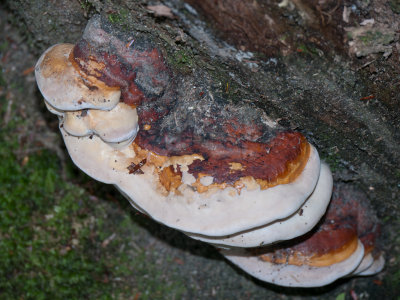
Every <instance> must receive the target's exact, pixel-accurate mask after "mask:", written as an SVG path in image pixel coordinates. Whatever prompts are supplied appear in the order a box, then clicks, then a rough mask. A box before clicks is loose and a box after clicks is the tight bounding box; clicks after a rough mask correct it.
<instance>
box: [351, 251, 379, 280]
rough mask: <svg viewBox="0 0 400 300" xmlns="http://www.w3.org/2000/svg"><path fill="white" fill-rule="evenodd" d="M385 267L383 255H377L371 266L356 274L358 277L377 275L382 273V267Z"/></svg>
mask: <svg viewBox="0 0 400 300" xmlns="http://www.w3.org/2000/svg"><path fill="white" fill-rule="evenodd" d="M384 266H385V259H384V258H383V255H382V254H381V255H379V257H378V258H377V259H376V260H374V262H373V264H372V265H371V266H370V267H369V268H368V269H366V270H364V271H362V272H360V273H358V274H356V275H358V276H370V275H374V274H377V273H379V272H380V271H382V269H383V267H384Z"/></svg>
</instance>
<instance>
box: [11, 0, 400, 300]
mask: <svg viewBox="0 0 400 300" xmlns="http://www.w3.org/2000/svg"><path fill="white" fill-rule="evenodd" d="M48 2H49V1H44V0H35V1H24V0H14V1H11V0H10V1H8V5H9V8H10V9H11V10H12V12H13V13H14V14H15V15H16V16H17V17H18V18H19V20H20V21H21V22H20V23H19V25H20V27H21V30H23V31H24V32H26V34H27V36H28V37H29V40H30V41H31V42H32V44H31V49H32V51H34V52H35V53H36V54H37V55H39V54H40V53H41V52H42V51H43V50H44V49H46V48H47V47H49V46H50V45H52V44H55V43H61V42H72V43H75V42H76V41H77V40H78V39H79V37H80V36H81V34H82V31H83V29H84V27H85V25H86V22H87V19H88V18H89V17H90V16H92V15H94V14H96V13H100V14H102V15H103V16H104V17H105V18H108V20H109V22H110V23H112V24H113V25H114V26H115V27H116V28H120V30H122V31H125V32H126V31H127V30H129V31H131V32H132V36H136V34H138V35H146V36H148V37H149V39H151V40H152V41H153V42H154V43H155V44H157V45H158V47H159V50H160V51H161V52H162V53H163V54H164V56H165V58H166V61H167V62H168V64H169V66H170V67H171V69H172V70H173V73H174V74H176V77H177V78H181V79H182V80H185V81H186V82H190V83H191V84H194V85H196V86H198V87H201V89H202V91H204V92H206V93H207V92H212V93H213V94H214V95H216V96H217V97H219V98H221V99H225V100H226V101H227V105H228V103H244V104H246V105H249V106H250V107H252V108H254V109H255V110H256V109H261V110H262V111H263V112H265V113H266V114H267V115H268V117H269V118H270V119H272V120H273V121H276V122H277V123H278V124H280V125H281V126H283V127H289V128H291V129H293V130H296V131H300V132H302V133H303V134H304V135H305V136H306V137H307V139H308V140H309V141H310V142H311V143H312V144H314V145H315V146H316V147H317V149H318V151H319V153H320V156H321V157H322V159H323V160H325V161H327V162H328V163H329V165H330V166H331V168H332V170H333V172H334V178H335V180H336V181H343V182H351V183H352V184H355V185H358V186H360V187H361V188H362V189H363V190H365V191H367V193H368V195H369V198H370V200H371V202H372V205H373V206H374V207H375V209H376V211H377V213H378V216H379V218H380V219H381V221H382V222H383V230H382V231H383V236H382V241H383V244H384V245H385V246H384V248H385V251H386V261H388V262H389V263H388V266H387V275H386V276H387V277H388V278H386V277H385V281H384V283H385V287H386V288H387V290H388V291H389V290H390V291H392V292H393V294H390V295H388V296H389V298H391V297H394V296H395V293H396V290H398V289H400V282H398V279H397V284H398V286H397V287H395V286H391V287H389V285H393V282H395V279H394V277H393V278H391V277H390V276H391V274H395V273H396V272H395V271H397V270H398V269H399V267H400V262H399V260H398V257H399V256H400V248H399V246H398V244H397V242H398V238H396V234H397V233H398V232H400V223H399V222H398V221H397V220H398V219H399V218H400V210H399V204H398V201H397V200H398V198H399V197H400V191H399V188H400V64H399V51H400V47H399V43H398V42H397V41H398V29H399V20H400V15H399V13H400V11H399V10H400V9H399V7H400V4H399V1H396V0H392V1H389V2H388V3H386V1H383V0H382V1H381V0H375V1H374V0H371V1H350V0H347V1H346V0H345V1H316V0H313V1H305V0H304V1H301V0H289V1H285V0H284V1H282V2H279V1H272V0H270V1H269V0H258V1H256V0H245V1H239V0H227V1H222V0H214V1H211V0H204V1H194V0H187V1H186V2H183V1H180V0H169V1H163V2H164V4H165V5H167V6H168V7H170V8H171V9H172V14H173V16H172V17H171V16H169V15H168V14H163V13H162V12H161V13H160V12H157V11H155V12H154V11H151V10H149V9H147V8H146V6H147V1H139V0H138V1H134V0H132V1H118V0H115V1H112V0H109V1H98V0H85V1H83V0H81V1H75V0H63V1H50V2H51V5H49V3H48ZM372 20H373V21H372ZM363 22H364V23H363ZM365 23H367V24H366V25H363V26H361V25H360V24H365ZM185 87H186V88H188V89H189V85H185ZM366 280H369V279H366ZM369 282H370V281H369ZM221 284H223V283H221ZM347 284H350V283H349V282H347ZM366 286H368V284H366ZM366 288H367V287H366ZM371 289H372V288H371ZM369 291H370V290H369ZM380 291H381V292H382V293H383V289H382V290H380ZM283 293H288V294H291V293H292V291H286V290H283ZM390 293H391V292H390Z"/></svg>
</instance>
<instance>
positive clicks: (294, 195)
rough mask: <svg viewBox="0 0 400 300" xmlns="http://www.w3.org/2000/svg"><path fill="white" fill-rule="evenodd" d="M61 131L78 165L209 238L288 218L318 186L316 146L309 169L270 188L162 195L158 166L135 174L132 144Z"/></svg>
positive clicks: (163, 218) (150, 211)
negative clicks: (131, 167) (118, 145)
mask: <svg viewBox="0 0 400 300" xmlns="http://www.w3.org/2000/svg"><path fill="white" fill-rule="evenodd" d="M60 129H61V132H62V135H63V138H64V141H65V144H66V146H67V149H68V152H69V154H70V156H71V158H72V160H73V161H74V163H75V164H76V165H77V166H78V167H79V168H81V169H82V170H83V171H84V172H85V173H87V174H88V175H89V176H92V177H93V178H95V179H97V180H99V181H102V182H105V183H112V184H115V185H117V186H118V188H119V189H120V190H121V191H123V193H124V194H125V195H126V196H127V197H129V198H130V199H131V201H133V202H134V203H135V204H136V205H135V206H136V207H139V208H140V210H141V211H144V212H145V213H146V214H147V215H149V216H151V217H152V218H154V219H155V220H157V221H159V222H161V223H164V224H165V225H167V226H170V227H173V228H177V229H179V230H182V231H185V232H191V233H197V234H203V235H208V236H223V235H228V234H232V233H236V232H240V231H244V230H248V229H250V228H255V227H258V226H262V225H265V224H269V223H271V222H274V221H275V220H277V219H283V218H286V217H287V216H289V215H292V214H293V213H294V212H296V211H297V210H298V209H299V208H300V207H301V206H302V205H303V203H304V201H305V200H306V199H307V198H308V196H309V195H310V194H311V193H312V191H313V190H314V187H315V185H316V182H317V179H318V177H319V171H320V160H319V156H318V153H317V151H316V150H315V148H314V147H312V149H311V153H310V157H309V160H308V163H307V165H306V166H305V168H304V170H303V172H302V173H301V174H300V175H299V176H298V178H297V179H296V180H295V181H294V182H292V183H289V184H283V185H278V186H275V187H272V188H269V189H266V190H260V188H257V189H252V190H247V188H243V189H242V191H241V193H240V195H238V194H237V192H236V190H235V189H234V188H226V189H224V190H219V191H217V192H215V193H212V194H209V193H203V194H200V193H197V192H196V191H194V190H193V188H192V187H189V186H187V185H186V184H183V185H182V186H181V188H180V189H179V190H180V192H181V193H182V195H181V196H178V195H176V194H175V193H170V194H169V195H166V196H165V195H163V194H162V193H160V188H159V186H158V184H159V183H158V182H157V180H158V178H156V176H154V169H153V167H152V166H146V165H145V166H143V167H142V168H141V170H142V171H143V172H144V174H141V175H135V174H129V173H128V170H127V167H128V166H129V164H130V162H131V159H132V158H133V157H134V156H135V153H134V151H133V150H132V148H131V147H126V148H122V149H115V148H113V147H111V146H110V145H107V144H106V143H104V142H103V141H102V140H101V139H100V138H98V137H97V136H93V137H92V138H91V139H90V138H88V137H81V138H77V137H74V136H72V135H69V134H68V133H66V131H65V130H63V129H62V128H60Z"/></svg>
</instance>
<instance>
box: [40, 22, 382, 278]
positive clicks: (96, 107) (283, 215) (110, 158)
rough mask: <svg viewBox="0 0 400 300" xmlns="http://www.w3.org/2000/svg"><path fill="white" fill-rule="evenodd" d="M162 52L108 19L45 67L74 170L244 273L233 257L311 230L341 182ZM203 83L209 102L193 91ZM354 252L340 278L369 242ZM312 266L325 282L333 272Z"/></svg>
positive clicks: (255, 113) (46, 91)
mask: <svg viewBox="0 0 400 300" xmlns="http://www.w3.org/2000/svg"><path fill="white" fill-rule="evenodd" d="M153 44H154V43H153V42H152V41H151V40H149V39H148V38H147V37H146V35H145V34H142V33H135V37H134V42H132V33H125V32H123V31H121V32H120V31H118V34H116V33H115V29H114V28H113V26H112V24H110V23H108V21H107V20H106V18H103V17H101V16H95V17H93V18H92V19H91V20H90V21H89V23H88V25H87V27H86V29H85V32H84V34H83V37H82V39H81V40H80V41H78V43H77V44H76V45H70V44H58V45H55V46H53V47H51V48H50V49H49V50H47V51H46V52H45V53H44V54H43V55H42V56H41V57H40V59H39V61H38V63H37V65H36V68H35V74H36V80H37V83H38V86H39V89H40V91H41V92H42V94H43V96H44V98H45V103H46V105H47V107H48V109H49V110H50V111H51V112H52V113H55V114H56V115H58V116H59V119H60V130H61V133H62V136H63V139H64V142H65V144H66V147H67V150H68V152H69V154H70V156H71V158H72V160H73V161H74V163H75V164H76V165H77V166H78V167H79V168H81V169H82V170H83V171H84V172H85V173H87V174H88V175H90V176H92V177H93V178H95V179H97V180H99V181H102V182H104V183H109V184H114V185H115V186H116V187H117V188H118V189H119V190H120V191H121V192H122V193H123V194H124V195H125V196H126V197H127V198H128V200H129V201H130V203H131V204H132V206H134V207H135V208H136V209H138V210H139V211H141V212H142V213H144V214H147V215H148V216H150V217H152V218H153V219H155V220H157V221H159V222H161V223H163V224H165V225H167V226H170V227H173V228H176V229H178V230H181V231H182V232H184V233H185V234H187V235H189V236H191V237H193V238H195V239H199V240H203V241H205V242H208V243H212V244H216V245H218V246H221V247H222V246H223V247H227V248H231V247H234V248H235V249H228V250H224V251H228V252H226V253H225V252H224V255H226V257H227V258H228V259H231V260H232V261H234V262H235V263H237V264H238V265H241V262H238V261H236V260H235V259H236V258H234V255H232V253H236V252H237V251H242V252H243V251H244V252H243V253H250V252H246V251H245V250H241V249H242V248H246V247H258V246H262V245H266V244H271V243H277V242H279V241H284V240H290V239H293V238H296V237H298V236H302V235H304V234H307V232H309V231H310V230H312V228H313V227H314V226H315V225H316V224H317V223H318V221H319V219H320V218H321V217H322V215H323V214H324V213H325V210H326V208H327V206H328V203H329V200H330V197H331V193H332V175H331V173H330V170H329V167H328V166H327V165H326V164H324V163H322V164H321V162H320V159H319V156H318V152H317V150H316V149H315V148H314V147H313V146H312V145H311V144H309V143H308V141H307V140H306V138H305V137H304V136H303V135H302V134H301V133H298V132H293V131H290V130H286V129H284V128H282V127H280V126H279V125H277V124H276V123H275V122H273V121H271V119H270V118H269V117H267V116H266V115H265V113H264V112H263V111H261V110H259V109H256V108H254V107H252V106H250V105H248V104H245V103H241V104H235V103H232V102H230V101H227V100H226V99H223V98H222V97H221V96H218V95H217V94H215V93H214V92H213V89H212V88H211V87H210V85H209V78H208V77H207V75H205V74H204V72H203V73H202V72H201V71H199V72H198V73H196V74H195V75H193V76H192V77H187V78H186V77H184V75H182V74H180V77H179V78H178V77H177V76H175V75H174V74H173V72H172V71H171V69H170V67H169V66H168V64H167V63H166V62H165V60H164V56H163V54H162V52H161V51H160V50H159V49H158V48H156V47H155V46H153ZM193 72H196V70H194V71H193ZM197 75H198V76H197ZM195 76H197V77H196V78H197V80H198V81H199V82H200V83H198V88H199V89H205V90H207V93H204V92H200V93H199V92H198V89H197V90H196V88H194V87H193V84H192V83H190V79H193V78H194V77H195ZM327 226H328V225H327ZM328 227H329V226H328ZM324 230H325V229H324ZM323 232H324V233H325V231H323ZM321 234H322V233H321ZM346 245H347V244H346ZM348 246H349V247H350V248H349V249H350V250H348V249H347V248H346V249H347V250H346V251H347V252H346V259H345V260H343V262H338V264H345V263H344V261H347V263H346V265H348V263H349V261H351V262H352V263H351V267H347V268H346V269H345V270H346V271H342V273H343V274H341V275H340V276H344V275H346V274H349V273H350V272H351V271H354V270H355V269H356V268H357V266H358V264H359V263H360V261H361V260H362V259H363V255H364V246H363V244H362V242H360V241H359V240H358V239H357V238H355V239H353V240H351V243H350V244H349V245H348ZM238 249H239V250H238ZM260 249H264V248H260ZM229 251H230V252H229ZM242 252H241V253H242ZM349 253H350V254H349ZM347 254H349V255H347ZM371 257H372V259H371ZM375 258H376V256H373V255H372V254H371V256H368V258H367V256H366V258H365V259H364V264H363V267H362V268H361V267H360V269H357V272H358V273H359V274H363V273H366V272H374V270H375V269H376V267H374V264H375V265H376V263H375V262H376V261H377V260H376V259H375ZM243 259H244V262H243V264H244V265H243V268H244V269H247V268H248V267H247V265H246V264H248V262H250V264H251V265H253V264H260V262H261V264H262V265H264V264H270V265H271V264H274V262H272V261H268V260H264V261H263V260H259V258H258V257H256V256H254V257H243ZM245 265H246V266H245ZM308 267H310V268H316V269H318V270H319V271H318V272H319V273H318V274H325V273H326V274H328V273H329V274H331V272H332V270H334V267H332V266H331V265H329V266H325V265H324V266H322V267H321V266H319V265H316V266H313V265H312V266H308ZM296 268H298V266H288V267H287V268H285V270H286V269H287V270H289V269H290V270H292V271H290V272H294V273H295V272H296V270H297V269H296ZM301 268H302V267H301ZM374 268H375V269H374ZM277 269H280V270H283V268H281V267H280V266H279V267H277ZM378 269H379V268H378ZM247 271H249V270H247ZM249 272H250V273H251V274H253V273H252V272H251V271H249ZM288 272H289V271H288ZM344 273H346V274H344ZM281 274H282V273H281ZM316 274H317V273H315V274H313V275H312V276H311V277H310V278H312V277H313V276H315V275H316ZM253 275H255V274H253ZM255 276H257V275H255ZM285 276H286V275H285ZM287 276H289V277H290V275H287ZM317 276H318V275H317ZM324 276H325V275H324ZM326 276H328V275H326ZM334 276H335V275H329V276H328V277H329V278H334ZM310 280H311V279H310ZM330 280H331V279H329V280H328V279H327V280H325V281H319V284H326V283H327V282H328V281H330ZM267 281H270V282H271V280H269V279H267ZM274 282H275V283H277V284H283V285H291V284H287V283H285V282H284V281H279V280H278V281H274Z"/></svg>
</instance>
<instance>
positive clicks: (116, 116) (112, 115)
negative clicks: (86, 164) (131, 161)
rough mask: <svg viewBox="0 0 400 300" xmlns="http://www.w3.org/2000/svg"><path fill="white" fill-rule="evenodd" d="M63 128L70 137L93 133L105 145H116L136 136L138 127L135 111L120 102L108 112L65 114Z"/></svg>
mask: <svg viewBox="0 0 400 300" xmlns="http://www.w3.org/2000/svg"><path fill="white" fill-rule="evenodd" d="M63 128H64V129H65V131H67V132H68V133H69V134H71V135H75V136H85V135H89V134H92V133H93V134H96V135H98V136H99V137H100V138H101V139H102V140H103V141H105V142H107V143H118V142H121V141H125V140H129V139H131V138H132V137H133V136H136V133H137V131H138V129H139V126H138V116H137V112H136V109H135V108H132V107H131V106H129V105H127V104H125V103H121V102H120V103H118V104H117V105H116V106H115V107H114V108H113V109H111V110H108V111H107V110H97V109H89V110H87V111H86V113H84V114H82V111H73V112H65V116H64V127H63Z"/></svg>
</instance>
